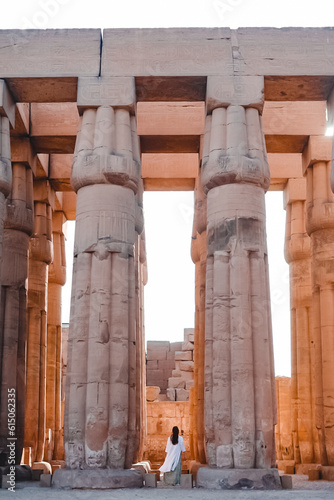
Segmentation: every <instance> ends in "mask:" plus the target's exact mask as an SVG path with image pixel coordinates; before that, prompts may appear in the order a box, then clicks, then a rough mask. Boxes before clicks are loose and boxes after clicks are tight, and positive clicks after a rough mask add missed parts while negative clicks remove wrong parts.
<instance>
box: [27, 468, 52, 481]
mask: <svg viewBox="0 0 334 500" xmlns="http://www.w3.org/2000/svg"><path fill="white" fill-rule="evenodd" d="M42 474H44V470H43V469H32V471H31V479H32V480H33V481H40V478H41V475H42ZM50 475H51V474H50Z"/></svg>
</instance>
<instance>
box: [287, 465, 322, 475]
mask: <svg viewBox="0 0 334 500" xmlns="http://www.w3.org/2000/svg"><path fill="white" fill-rule="evenodd" d="M321 467H322V466H321V465H320V464H296V465H295V472H294V473H295V474H305V475H307V474H308V471H309V470H310V469H315V470H321Z"/></svg>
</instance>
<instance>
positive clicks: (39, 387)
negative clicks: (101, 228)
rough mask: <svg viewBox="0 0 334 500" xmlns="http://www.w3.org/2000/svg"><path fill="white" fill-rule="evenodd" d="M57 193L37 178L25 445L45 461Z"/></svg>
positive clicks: (36, 459)
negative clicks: (50, 273) (49, 294)
mask: <svg viewBox="0 0 334 500" xmlns="http://www.w3.org/2000/svg"><path fill="white" fill-rule="evenodd" d="M53 196H54V193H53V191H52V189H51V187H50V185H49V182H48V181H47V180H35V181H34V229H33V234H32V237H31V239H30V242H29V274H28V346H27V392H26V412H25V431H24V446H25V447H26V448H31V461H32V463H34V462H42V461H43V457H44V440H45V431H46V425H45V424H46V349H47V286H48V267H49V264H50V262H51V260H52V241H51V231H52V229H51V226H52V209H51V205H52V204H53Z"/></svg>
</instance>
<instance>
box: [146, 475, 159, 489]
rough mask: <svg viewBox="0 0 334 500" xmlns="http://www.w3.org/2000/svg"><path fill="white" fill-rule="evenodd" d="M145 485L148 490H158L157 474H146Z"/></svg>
mask: <svg viewBox="0 0 334 500" xmlns="http://www.w3.org/2000/svg"><path fill="white" fill-rule="evenodd" d="M144 483H145V487H146V488H156V487H157V475H156V474H155V473H150V474H145V475H144Z"/></svg>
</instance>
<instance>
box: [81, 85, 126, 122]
mask: <svg viewBox="0 0 334 500" xmlns="http://www.w3.org/2000/svg"><path fill="white" fill-rule="evenodd" d="M135 94H136V93H135V79H134V78H133V77H106V76H105V77H99V76H96V77H94V76H93V77H80V78H79V79H78V97H77V105H78V110H79V113H80V114H82V113H83V112H84V110H85V109H87V108H95V107H99V106H113V107H122V108H127V109H129V110H131V111H132V112H134V111H135V104H136V96H135Z"/></svg>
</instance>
